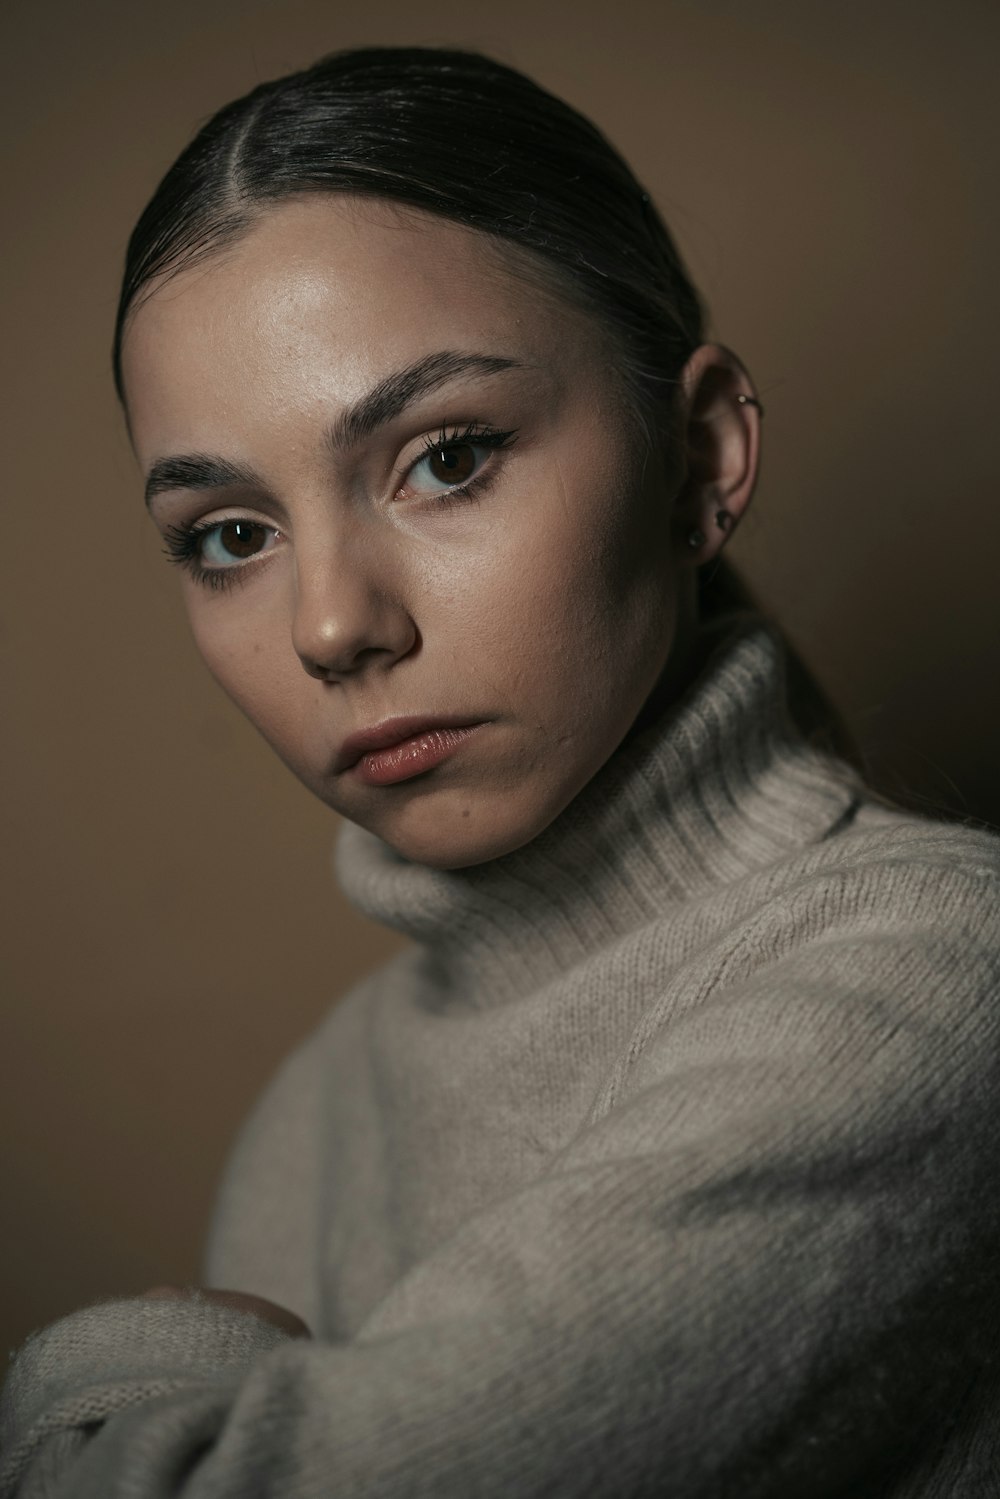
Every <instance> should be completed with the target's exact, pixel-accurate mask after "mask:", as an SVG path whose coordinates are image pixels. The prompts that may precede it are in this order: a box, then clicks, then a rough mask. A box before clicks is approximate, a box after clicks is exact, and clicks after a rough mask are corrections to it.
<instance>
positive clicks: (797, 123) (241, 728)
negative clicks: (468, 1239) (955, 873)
mask: <svg viewBox="0 0 1000 1499" xmlns="http://www.w3.org/2000/svg"><path fill="white" fill-rule="evenodd" d="M418 12H419V16H420V19H419V21H415V20H414V19H413V17H414V15H415V14H417V13H418ZM4 15H5V20H4V22H3V32H4V34H3V36H2V37H0V41H2V45H0V56H2V58H3V64H2V65H3V69H4V72H5V74H6V75H7V76H6V77H5V79H4V85H3V94H2V100H3V108H4V111H5V113H6V119H5V120H4V130H3V142H4V146H5V148H6V149H7V151H8V153H9V160H8V161H7V162H6V163H5V166H6V176H5V184H6V185H5V190H4V198H5V204H4V206H5V209H6V210H7V214H8V220H7V222H8V224H12V225H13V226H14V229H15V233H14V235H13V237H12V240H11V242H10V243H9V244H8V246H7V250H6V262H7V264H6V272H5V275H4V279H3V295H4V298H5V301H6V303H7V306H6V322H5V326H6V329H7V332H6V336H5V339H4V343H3V350H4V355H5V356H6V358H7V361H8V362H9V364H10V369H9V371H7V373H6V378H5V385H4V389H5V392H6V394H5V396H4V405H3V410H4V413H5V417H6V422H7V431H6V434H5V445H4V480H5V483H4V522H3V533H2V535H3V541H2V551H0V558H2V568H3V616H2V627H3V628H2V649H3V653H4V682H3V708H4V720H5V724H6V733H5V751H4V753H5V761H4V773H3V778H2V787H3V796H4V850H5V853H6V855H7V858H6V861H5V862H6V866H7V867H6V885H5V889H4V895H3V906H2V908H3V913H4V918H5V926H6V931H5V934H4V938H3V968H4V975H3V991H2V993H3V1001H2V1019H3V1029H2V1036H0V1058H2V1063H0V1065H2V1068H3V1086H2V1090H0V1107H2V1120H0V1124H2V1140H0V1150H2V1157H0V1159H2V1168H3V1173H4V1175H3V1181H2V1184H0V1192H2V1201H3V1204H4V1208H5V1222H4V1231H3V1236H2V1242H3V1251H4V1265H3V1273H2V1277H0V1286H2V1306H0V1322H2V1326H0V1345H2V1346H4V1347H10V1346H13V1344H14V1343H15V1342H16V1341H19V1340H20V1339H21V1338H22V1337H23V1335H24V1334H25V1333H26V1332H27V1331H28V1330H29V1328H31V1327H33V1326H37V1325H40V1324H41V1323H43V1322H46V1321H49V1320H51V1319H53V1318H55V1317H56V1316H59V1315H61V1314H63V1313H64V1312H67V1311H69V1310H71V1309H72V1308H74V1307H75V1306H78V1305H80V1304H82V1303H83V1302H85V1301H87V1300H90V1299H93V1298H96V1297H98V1296H101V1295H105V1294H112V1293H116V1292H117V1293H128V1292H137V1291H140V1290H143V1289H145V1288H146V1287H147V1286H150V1285H152V1284H154V1283H156V1282H159V1281H164V1280H170V1281H184V1280H188V1279H193V1278H194V1277H195V1275H196V1273H197V1264H198V1251H199V1247H200V1243H201V1237H202V1233H203V1229H204V1223H205V1217H206V1214H207V1211H208V1207H209V1203H210V1201H211V1197H212V1194H213V1191H214V1187H215V1183H216V1179H217V1173H218V1171H219V1168H220V1164H221V1161H222V1158H223V1154H224V1151H225V1149H226V1147H227V1144H228V1142H229V1140H230V1138H231V1136H232V1133H233V1131H234V1129H235V1128H236V1126H237V1124H238V1122H239V1120H240V1118H241V1117H242V1115H243V1113H244V1111H245V1110H246V1108H247V1107H248V1105H249V1103H250V1102H251V1099H252V1098H253V1096H254V1095H255V1093H256V1092H257V1090H258V1089H259V1087H260V1086H261V1085H262V1083H263V1082H264V1080H265V1078H266V1076H267V1075H268V1074H269V1072H270V1071H271V1070H272V1068H273V1067H274V1065H275V1063H276V1062H277V1061H278V1059H279V1058H280V1057H281V1056H282V1055H283V1053H284V1052H285V1051H286V1050H287V1049H288V1047H289V1046H290V1045H291V1044H292V1043H293V1041H294V1040H295V1039H296V1038H297V1037H298V1036H300V1035H301V1034H302V1033H303V1032H304V1031H305V1030H306V1029H307V1028H308V1027H309V1026H311V1025H312V1023H313V1022H314V1021H315V1020H316V1019H317V1018H318V1017H319V1015H320V1014H321V1013H322V1012H323V1010H324V1009H325V1008H326V1006H327V1005H328V1004H329V1003H331V1001H332V1000H334V999H335V998H336V996H337V995H339V994H341V993H342V992H343V991H344V990H345V988H346V987H347V986H348V985H349V984H350V983H351V982H352V981H353V980H354V979H355V978H356V977H357V976H358V975H359V974H360V973H361V972H362V971H364V970H365V969H366V968H368V967H370V966H372V965H373V964H374V963H375V962H377V961H379V960H380V959H381V957H382V956H383V955H384V954H386V953H388V952H389V951H390V950H392V949H393V948H394V940H393V939H392V938H390V937H388V936H386V935H385V934H382V933H380V932H378V931H377V930H376V929H374V928H373V927H371V926H369V925H367V924H366V923H364V922H363V921H362V920H361V919H360V918H359V917H357V916H356V915H354V914H353V913H352V912H350V911H349V910H348V909H347V908H346V907H345V905H344V903H343V901H342V900H341V899H340V897H339V895H338V893H337V891H336V889H335V887H334V885H333V883H332V878H331V876H330V874H329V871H328V854H329V849H330V845H331V841H332V838H333V834H334V831H335V822H334V819H333V817H332V815H331V814H330V813H328V812H326V811H325V810H324V809H323V808H322V807H320V806H319V804H318V803H317V804H314V803H313V802H312V801H311V800H310V798H309V797H308V795H307V793H306V792H305V791H304V790H302V789H301V788H299V787H298V786H297V785H296V784H295V783H293V781H292V780H291V778H290V777H289V775H288V773H287V772H286V771H285V770H284V769H283V768H282V767H280V766H279V765H278V764H277V762H275V761H273V760H272V758H271V757H270V754H269V752H268V751H267V750H266V749H265V747H264V745H263V743H262V742H259V741H258V739H257V738H256V737H255V735H254V733H253V732H252V731H251V730H250V729H249V728H248V727H247V726H246V725H244V724H243V723H242V722H241V721H240V720H239V718H238V717H237V714H236V712H235V710H234V709H232V708H231V707H230V706H229V705H228V704H227V703H226V702H225V701H224V700H223V699H222V697H221V695H220V694H219V693H218V691H217V689H215V688H214V686H213V685H212V684H211V683H210V682H209V680H208V678H207V675H206V674H205V672H204V671H203V669H202V667H201V666H200V664H199V662H198V661H197V660H196V659H195V656H194V652H193V649H192V647H191V645H190V644H189V641H188V638H187V634H186V629H185V625H184V623H183V620H182V618H181V614H180V610H179V607H178V602H177V598H176V596H175V583H176V579H175V578H174V577H173V576H172V575H171V576H168V569H167V567H166V565H165V564H164V563H163V562H162V560H161V559H160V557H159V556H158V553H157V547H156V543H155V541H154V538H153V536H152V534H151V532H150V531H149V530H148V529H147V526H146V522H145V521H144V519H143V515H142V507H141V504H140V503H139V495H138V480H137V475H136V473H135V472H134V471H133V469H132V466H131V460H130V455H129V452H128V448H127V444H126V441H125V438H124V436H123V433H122V430H121V425H120V422H119V419H118V416H117V413H116V410H115V406H114V401H113V399H112V393H111V387H110V382H109V379H108V374H107V357H106V356H107V346H108V341H109V337H110V331H111V319H112V313H113V307H114V301H115V296H116V277H117V273H118V268H119V265H120V261H121V256H122V252H123V247H124V242H125V239H126V236H127V234H128V231H129V229H130V227H131V224H132V221H133V219H134V217H135V215H136V214H137V212H138V210H139V209H140V208H141V206H142V204H143V202H144V201H145V198H146V196H147V195H148V193H149V191H150V190H151V188H152V186H153V184H154V181H155V179H156V178H157V176H158V174H159V173H160V172H161V171H162V170H163V169H164V168H165V167H166V166H167V164H168V163H169V161H170V160H171V158H172V156H173V155H174V154H175V153H176V151H177V150H178V149H179V148H180V146H181V145H182V143H183V142H184V141H185V140H186V138H187V137H188V135H189V133H190V131H191V130H192V128H193V127H194V126H195V124H196V123H197V122H198V121H200V120H201V119H202V118H203V117H204V116H206V115H207V114H208V113H210V112H211V111H212V110H213V109H214V108H215V107H216V106H217V105H219V104H220V103H222V102H223V101H224V100H226V99H228V98H230V97H232V96H234V95H235V94H237V93H239V92H242V91H244V90H245V89H246V88H247V87H249V86H250V85H252V84H253V83H254V82H255V81H256V80H257V79H259V78H262V77H268V76H272V75H274V74H275V73H278V72H282V71H285V70H287V69H288V68H290V67H293V66H296V65H300V64H303V63H305V62H307V61H311V60H312V59H313V58H314V57H315V56H316V55H318V54H319V53H320V52H323V51H326V50H331V49H333V48H336V47H341V46H345V45H353V44H358V43H372V42H395V43H398V42H445V43H450V44H459V45H469V46H473V47H479V48H482V49H484V50H487V51H492V52H493V53H495V54H496V55H498V56H499V57H501V58H503V59H505V60H507V61H510V62H513V63H515V64H517V65H520V66H522V67H524V68H525V69H527V70H528V71H529V72H531V73H533V74H534V75H535V76H537V77H538V78H539V79H540V80H541V81H542V82H544V83H545V84H547V85H549V86H550V87H552V88H553V89H555V90H556V91H557V92H559V93H561V94H563V95H564V96H565V97H566V98H568V99H569V100H570V101H572V102H573V103H575V104H576V105H578V106H580V107H582V108H583V109H584V110H585V111H586V112H588V113H590V114H592V115H593V116H594V117H595V118H596V119H597V120H598V121H599V122H600V123H601V124H602V125H603V127H604V128H605V129H606V131H607V132H608V133H609V134H610V136H611V137H612V139H613V140H615V141H616V142H617V144H618V145H619V146H620V147H622V148H623V150H624V151H625V153H626V155H627V156H628V157H629V158H630V159H631V161H632V162H633V164H634V166H635V167H636V169H637V171H638V173H639V174H640V176H641V177H643V178H644V180H645V181H646V183H647V184H648V186H649V187H650V189H651V190H652V191H653V193H654V195H655V196H656V198H657V200H658V201H659V202H660V204H661V205H662V206H663V208H664V209H665V211H666V214H667V216H668V219H669V220H670V222H671V223H672V225H673V226H674V228H675V230H676V232H677V235H678V237H679V240H680V242H681V245H682V248H683V249H684V251H685V253H686V255H687V257H688V259H689V261H690V263H691V266H692V268H693V270H694V272H695V274H696V277H697V279H698V280H699V281H700V283H701V285H702V286H703V288H704V290H705V293H706V295H707V297H708V298H709V301H710V303H711V305H712V307H713V309H714V313H715V328H716V331H717V333H718V335H719V336H721V337H722V338H723V339H724V340H725V341H727V342H729V343H730V344H732V345H733V346H734V347H736V348H737V349H739V350H740V351H741V352H742V353H743V355H744V356H745V358H746V359H747V361H748V363H749V365H750V367H751V369H752V370H753V371H754V373H755V376H756V378H757V381H758V383H759V385H760V387H761V389H762V391H763V394H764V397H765V400H766V402H767V408H768V412H767V421H766V427H765V435H766V460H765V470H764V478H763V482H762V485H761V488H760V490H759V492H758V496H757V499H756V501H755V506H754V512H753V514H752V515H751V517H750V518H749V520H748V522H747V524H746V525H745V526H744V527H743V528H741V531H740V533H739V534H738V536H737V537H736V538H735V542H734V545H733V548H732V555H733V557H734V558H735V560H737V561H738V562H740V563H742V565H743V567H744V569H745V571H746V573H747V575H748V577H749V578H750V580H751V582H752V583H753V584H754V585H755V586H756V588H757V589H758V591H759V592H760V593H761V594H762V595H764V596H765V597H766V598H767V599H768V600H769V601H770V602H771V603H772V604H773V606H774V608H775V610H776V612H777V613H778V614H779V616H780V617H781V618H783V620H784V621H785V623H786V625H787V627H788V629H789V631H790V633H791V634H792V636H793V638H794V639H795V640H796V641H797V643H798V644H799V645H800V647H801V649H802V651H803V653H804V654H805V655H806V657H807V659H809V660H810V661H811V662H812V663H813V665H814V666H815V668H816V669H817V671H818V674H819V675H820V676H821V678H822V679H823V680H824V681H825V682H826V683H827V685H828V686H829V688H830V689H831V690H832V692H833V694H834V695H835V697H836V698H837V699H838V700H839V701H840V702H841V704H842V705H843V707H844V708H845V709H846V710H847V713H848V716H849V718H850V720H851V722H852V723H853V725H854V726H855V728H856V730H857V731H858V733H859V736H860V738H861V739H862V741H863V743H864V744H865V745H866V747H867V748H868V749H869V750H870V751H871V752H872V753H873V755H874V756H875V757H876V760H877V762H878V763H879V764H880V765H882V767H883V768H885V767H889V766H891V765H896V766H897V767H898V771H897V774H898V775H900V776H902V777H903V779H904V780H905V781H906V783H907V784H909V785H910V786H911V787H912V788H913V790H914V791H915V792H917V793H918V794H921V795H926V796H930V797H933V798H935V799H936V800H938V801H944V802H946V803H947V804H949V805H950V806H952V807H954V808H956V809H957V810H959V811H962V810H964V811H965V812H967V813H968V814H969V815H976V816H979V817H981V818H984V819H989V820H991V821H993V822H994V823H1000V784H998V781H997V777H996V774H995V768H996V760H997V748H998V740H1000V723H998V693H997V687H996V684H997V673H998V665H1000V661H998V657H1000V648H998V640H997V596H998V588H997V574H998V570H1000V546H998V542H1000V495H998V493H997V489H998V485H997V472H998V458H997V437H996V434H997V428H998V409H1000V381H998V380H997V362H996V358H995V345H994V339H995V315H996V308H997V293H996V278H997V265H998V264H1000V245H998V235H997V209H996V200H997V195H996V181H997V176H998V163H997V161H996V160H995V159H994V155H995V153H991V151H990V147H989V142H990V141H996V140H997V139H1000V121H998V120H997V112H998V110H997V102H996V101H997V92H998V91H997V89H996V77H995V69H996V59H997V55H998V52H997V41H998V36H997V32H998V29H1000V27H998V19H1000V13H998V12H997V10H996V7H994V6H992V5H990V4H987V3H978V0H952V3H950V4H948V5H944V4H940V3H935V4H931V3H919V0H899V3H895V0H875V3H874V4H872V3H862V0H853V3H850V0H849V3H846V4H844V3H842V4H837V5H832V4H825V3H820V0H815V3H810V0H805V3H803V0H756V3H755V4H753V5H740V4H736V3H735V0H733V3H724V0H703V3H695V0H689V3H679V0H678V3H669V0H668V3H663V0H661V3H657V4H653V3H652V0H650V3H649V4H643V3H641V0H617V3H615V4H610V3H608V4H604V5H602V4H591V5H587V4H583V6H582V7H581V5H580V3H579V0H578V3H576V4H574V5H572V6H570V5H568V4H567V5H566V6H565V8H563V7H561V6H558V5H553V4H550V5H548V6H547V5H546V4H545V3H544V0H541V3H539V0H510V3H507V4H504V5H499V4H495V3H490V4H487V3H484V0H466V3H463V4H454V3H448V0H422V3H421V5H420V6H419V7H415V6H413V5H411V4H404V3H402V0H394V3H391V4H390V3H381V4H380V3H377V0H376V3H369V4H366V5H358V6H350V7H349V6H346V5H342V4H341V5H336V4H332V3H330V0H297V3H289V4H277V3H271V4H266V5H265V4H253V3H250V0H244V3H240V0H230V3H226V0H207V3H206V0H172V3H171V4H169V5H167V6H159V5H141V4H136V3H135V0H93V3H89V4H87V5H82V4H70V3H68V0H56V3H54V4H48V5H39V4H38V3H37V0H31V3H30V4H29V3H23V0H22V3H20V4H17V5H14V6H13V7H11V6H10V4H8V6H7V7H5V11H4ZM5 237H6V236H5Z"/></svg>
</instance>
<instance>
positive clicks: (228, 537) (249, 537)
mask: <svg viewBox="0 0 1000 1499" xmlns="http://www.w3.org/2000/svg"><path fill="white" fill-rule="evenodd" d="M217 534H218V537H219V545H220V546H221V547H222V549H223V551H225V552H228V553H229V555H230V557H240V558H243V557H253V556H254V555H255V554H256V553H257V552H259V551H260V549H261V547H262V546H263V545H264V541H265V532H264V527H263V526H259V525H256V524H254V523H253V522H252V521H245V520H227V521H225V522H224V523H223V524H222V525H221V526H220V527H219V530H218V533H217Z"/></svg>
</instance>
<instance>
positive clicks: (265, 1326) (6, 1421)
mask: <svg viewBox="0 0 1000 1499" xmlns="http://www.w3.org/2000/svg"><path fill="white" fill-rule="evenodd" d="M288 1341H289V1335H288V1334H287V1333H285V1332H282V1330H281V1329H280V1328H279V1327H276V1326H274V1324H273V1323H270V1322H267V1321H265V1320H264V1319H263V1318H262V1317H258V1316H256V1315H255V1314H254V1313H253V1312H250V1311H246V1310H237V1309H235V1308H233V1307H227V1306H220V1305H218V1303H215V1302H212V1301H208V1300H205V1299H203V1298H201V1297H200V1296H199V1294H198V1292H197V1291H195V1292H193V1293H191V1294H189V1295H187V1296H184V1297H177V1298H173V1297H171V1298H168V1299H164V1300H146V1299H145V1298H142V1297H129V1298H114V1299H107V1300H103V1301H99V1302H97V1303H95V1304H94V1305H91V1306H86V1307H83V1308H82V1309H81V1310H80V1311H77V1312H73V1313H71V1314H70V1315H69V1316H67V1317H63V1318H61V1319H60V1320H59V1321H58V1322H53V1323H52V1324H51V1325H50V1326H48V1327H45V1328H42V1329H41V1330H40V1331H38V1332H33V1333H31V1334H30V1335H29V1337H28V1338H27V1340H26V1341H25V1342H24V1344H22V1346H21V1348H20V1349H19V1350H18V1351H17V1352H16V1353H15V1354H14V1356H13V1359H12V1361H11V1364H10V1368H9V1371H8V1374H7V1379H6V1382H5V1384H4V1387H3V1392H2V1395H0V1451H2V1453H3V1455H4V1457H3V1463H2V1470H0V1494H6V1493H8V1492H13V1489H12V1488H11V1484H12V1481H15V1476H16V1475H18V1474H20V1473H21V1472H22V1471H23V1469H24V1467H25V1465H26V1464H27V1463H28V1462H29V1461H30V1459H31V1458H32V1456H33V1455H34V1454H35V1452H36V1451H37V1450H38V1448H39V1447H40V1445H41V1444H42V1443H43V1442H44V1441H45V1440H46V1438H48V1437H51V1436H53V1435H54V1434H55V1433H57V1432H65V1431H69V1430H76V1431H79V1430H80V1428H82V1427H86V1426H91V1425H93V1424H99V1423H100V1422H102V1421H104V1420H106V1419H107V1418H108V1417H109V1416H112V1415H114V1414H115V1412H116V1411H119V1410H123V1409H125V1407H126V1406H130V1405H134V1404H136V1402H138V1401H141V1400H149V1399H151V1398H153V1397H154V1396H157V1395H164V1394H169V1393H170V1392H171V1391H173V1390H177V1389H182V1388H184V1387H190V1386H191V1385H192V1384H211V1383H213V1382H215V1381H217V1380H218V1378H219V1376H220V1375H225V1374H226V1373H227V1372H232V1373H233V1374H234V1375H236V1376H237V1377H238V1375H239V1373H240V1371H242V1370H243V1369H244V1368H245V1367H246V1366H247V1365H248V1364H250V1363H251V1362H252V1361H253V1360H254V1359H255V1358H257V1357H258V1356H259V1355H260V1354H262V1353H266V1352H268V1351H269V1350H270V1349H271V1348H275V1347H277V1346H278V1345H279V1344H281V1343H285V1342H288ZM81 1439H82V1438H81Z"/></svg>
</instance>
